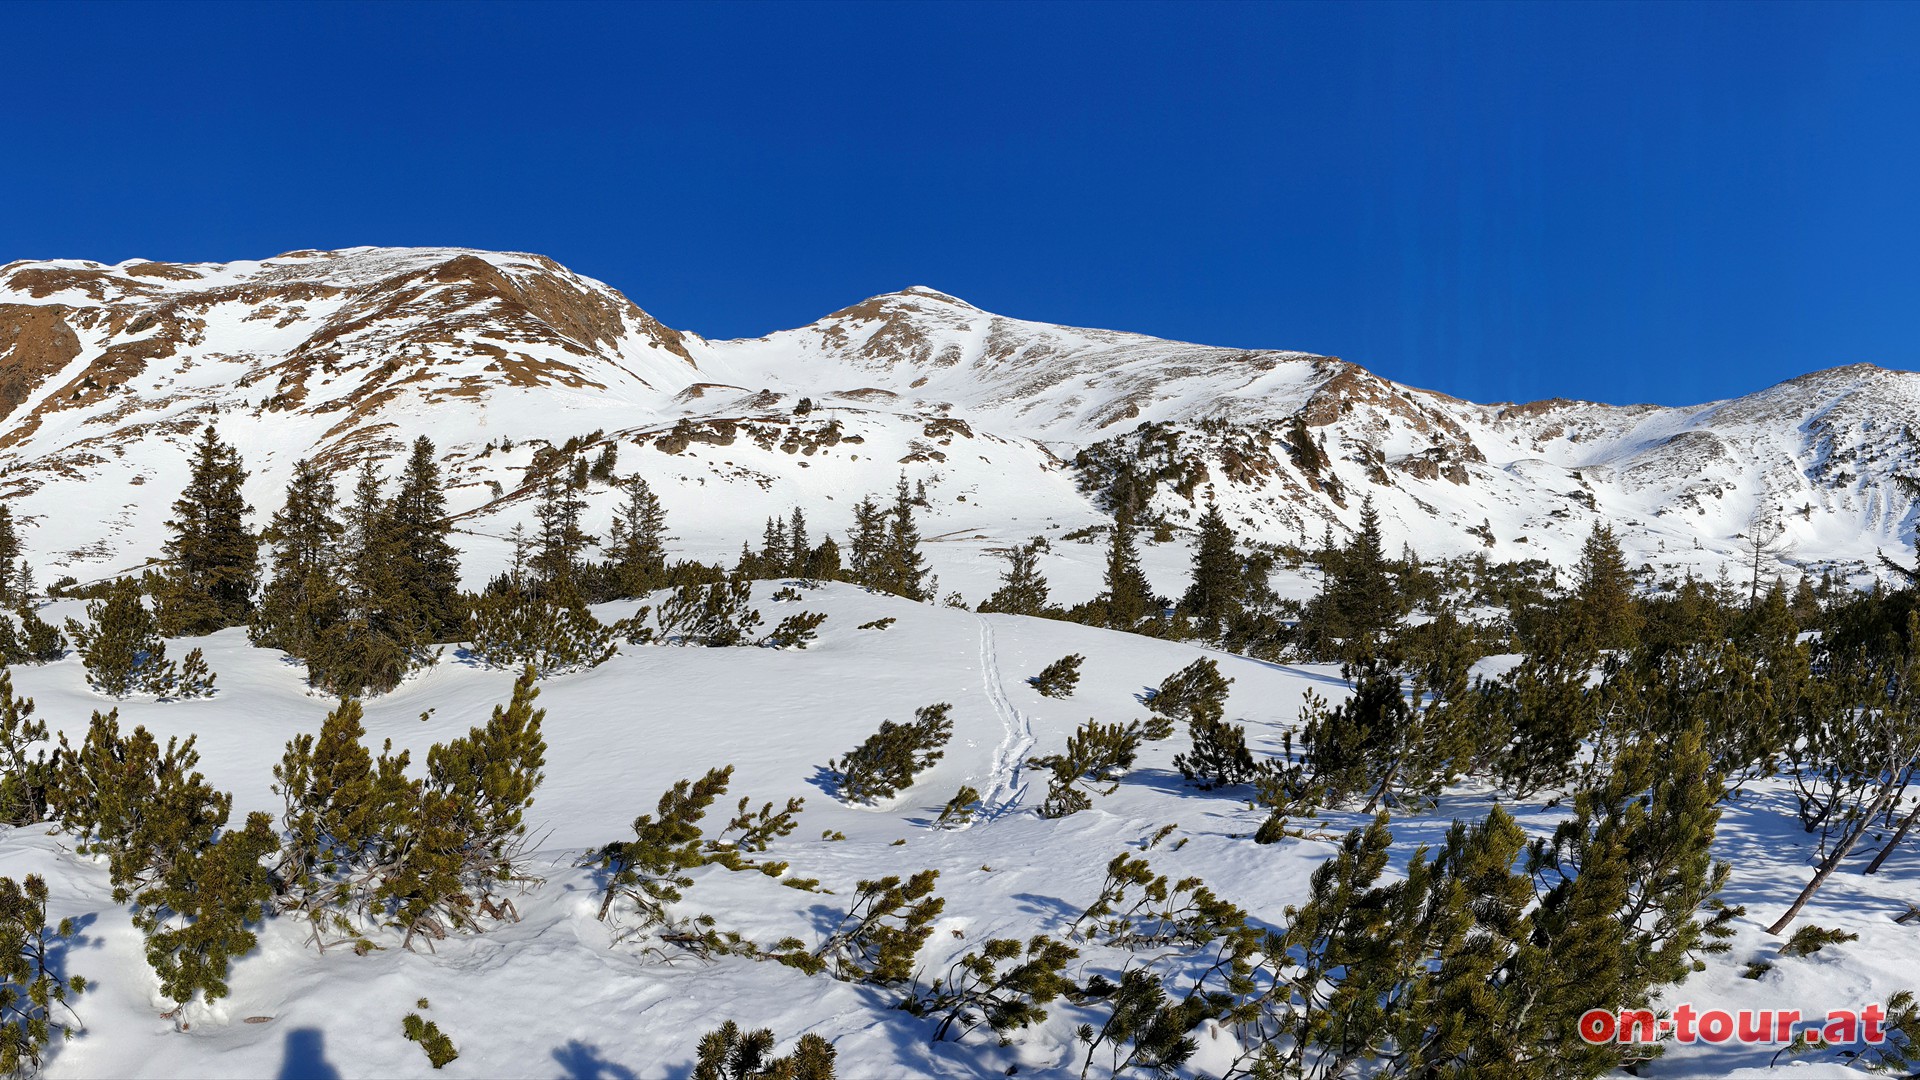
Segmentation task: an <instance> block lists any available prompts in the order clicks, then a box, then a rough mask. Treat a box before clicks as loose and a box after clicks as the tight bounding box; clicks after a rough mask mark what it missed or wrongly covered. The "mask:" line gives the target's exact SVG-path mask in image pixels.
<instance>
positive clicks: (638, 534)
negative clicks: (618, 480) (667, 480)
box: [607, 474, 667, 596]
mask: <svg viewBox="0 0 1920 1080" xmlns="http://www.w3.org/2000/svg"><path fill="white" fill-rule="evenodd" d="M621 486H622V487H624V488H625V489H626V493H627V501H626V502H625V503H623V504H621V507H620V509H619V511H618V512H616V513H615V514H614V518H613V530H612V533H611V536H610V541H609V543H608V545H607V559H608V561H609V562H610V563H611V564H612V565H613V568H614V577H615V580H616V581H617V582H618V584H619V588H620V591H621V594H622V595H623V596H642V595H645V594H646V593H648V592H651V591H652V590H654V589H657V588H659V587H660V586H661V585H664V584H665V583H666V574H667V547H666V542H667V514H666V511H665V510H663V509H661V506H660V499H659V496H657V495H655V494H654V493H653V489H652V488H651V487H649V486H647V481H646V480H645V479H644V478H643V477H641V476H639V475H637V474H636V475H634V476H630V477H628V478H627V479H626V480H625V481H624V482H623V483H622V485H621Z"/></svg>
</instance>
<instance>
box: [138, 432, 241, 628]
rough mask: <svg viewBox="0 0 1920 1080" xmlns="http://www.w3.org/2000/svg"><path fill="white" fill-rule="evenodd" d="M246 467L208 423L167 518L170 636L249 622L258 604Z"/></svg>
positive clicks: (164, 608) (164, 607)
mask: <svg viewBox="0 0 1920 1080" xmlns="http://www.w3.org/2000/svg"><path fill="white" fill-rule="evenodd" d="M240 465H241V463H240V455H239V453H238V452H236V451H235V450H234V449H233V447H231V446H228V445H227V444H226V443H223V442H221V441H220V437H219V434H218V433H217V432H216V431H215V430H214V427H213V425H212V424H208V425H207V427H206V430H205V431H204V432H203V433H202V435H201V439H200V442H199V444H198V445H197V446H196V447H195V449H194V457H193V464H192V466H191V470H190V474H189V477H188V480H187V486H186V489H185V490H184V491H182V492H181V494H180V498H178V499H177V500H175V501H174V504H173V515H174V516H173V519H172V520H171V521H169V522H167V528H168V529H169V530H170V532H171V534H172V535H171V536H170V537H169V538H168V540H167V543H166V553H167V559H168V561H169V564H170V565H169V567H168V572H167V577H166V585H165V588H164V591H163V592H162V593H161V594H160V596H159V600H160V621H161V624H162V625H163V626H164V627H165V628H166V630H167V632H168V633H170V634H188V635H198V634H210V633H212V632H213V631H215V630H219V629H221V628H222V627H227V626H241V625H245V623H246V621H247V616H248V615H249V614H250V613H251V612H252V610H253V591H254V586H255V584H256V578H257V577H258V575H259V567H260V553H259V546H258V545H259V541H258V539H257V538H256V537H255V536H254V535H253V533H251V532H249V531H248V530H247V526H246V517H247V515H248V514H250V513H252V512H253V507H251V506H248V505H247V502H246V499H245V497H244V496H243V495H242V494H241V485H242V484H243V483H245V481H246V479H247V473H246V471H245V470H244V469H242V468H241V467H240Z"/></svg>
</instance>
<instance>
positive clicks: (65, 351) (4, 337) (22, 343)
mask: <svg viewBox="0 0 1920 1080" xmlns="http://www.w3.org/2000/svg"><path fill="white" fill-rule="evenodd" d="M66 313H67V309H66V308H64V307H61V306H60V305H57V304H47V305H41V304H0V419H4V418H6V417H8V416H10V415H12V414H13V410H15V409H17V408H19V407H20V403H21V402H23V401H25V400H26V399H27V397H28V396H29V395H31V394H32V393H33V392H34V391H35V390H36V389H38V388H39V387H40V384H41V383H43V382H45V381H46V380H47V379H48V378H50V377H51V376H53V375H54V373H56V372H58V371H59V370H60V369H61V368H63V367H66V366H67V365H68V364H69V363H71V362H73V360H74V358H75V357H77V356H79V355H80V338H79V335H77V334H75V333H74V332H73V327H71V326H68V325H67V322H66V319H65V315H66Z"/></svg>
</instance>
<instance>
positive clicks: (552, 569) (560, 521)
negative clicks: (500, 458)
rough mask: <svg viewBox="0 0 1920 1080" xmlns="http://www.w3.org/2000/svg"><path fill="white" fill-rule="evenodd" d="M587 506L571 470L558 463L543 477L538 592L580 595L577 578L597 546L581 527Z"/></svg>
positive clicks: (537, 542) (535, 554)
mask: <svg viewBox="0 0 1920 1080" xmlns="http://www.w3.org/2000/svg"><path fill="white" fill-rule="evenodd" d="M586 506H587V504H586V500H584V499H582V498H581V497H580V493H579V490H578V489H576V488H575V487H574V486H573V484H572V483H571V481H570V478H569V476H568V470H567V469H565V468H562V467H561V466H560V465H558V464H556V465H554V466H553V467H551V468H548V469H547V470H546V471H544V472H542V473H541V474H540V478H539V502H538V503H537V504H536V505H535V507H534V515H535V517H536V518H537V519H538V520H539V523H540V529H539V533H538V535H537V537H536V539H535V547H534V552H533V561H532V569H533V576H534V581H535V591H536V592H539V593H541V594H542V595H545V594H548V593H556V594H559V595H562V596H567V595H572V594H575V593H577V592H578V587H577V585H576V583H575V576H576V574H577V572H578V571H579V569H580V562H581V558H582V556H583V555H584V554H585V552H586V549H587V548H588V547H589V546H591V545H592V544H593V538H592V537H591V536H588V535H587V533H586V531H585V530H584V529H582V528H581V527H580V515H581V514H582V513H583V512H585V510H586Z"/></svg>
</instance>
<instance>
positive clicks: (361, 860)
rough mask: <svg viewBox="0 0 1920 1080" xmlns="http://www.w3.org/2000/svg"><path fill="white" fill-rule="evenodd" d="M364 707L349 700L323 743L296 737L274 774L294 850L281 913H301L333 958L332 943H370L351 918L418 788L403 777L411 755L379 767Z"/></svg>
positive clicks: (285, 868)
mask: <svg viewBox="0 0 1920 1080" xmlns="http://www.w3.org/2000/svg"><path fill="white" fill-rule="evenodd" d="M362 715H363V714H362V712H361V708H360V702H359V701H358V700H355V699H353V698H346V699H343V700H342V701H341V702H340V704H339V706H338V707H337V708H335V709H334V710H333V711H332V712H330V713H328V714H327V718H326V720H325V721H324V722H323V723H322V724H321V726H320V732H319V736H318V738H316V737H315V736H313V735H309V734H302V735H296V736H295V737H294V738H293V739H292V740H290V741H289V742H288V743H287V749H286V753H285V755H283V756H282V758H281V760H280V764H278V765H276V766H274V769H273V779H274V790H275V791H276V792H278V793H279V794H280V797H281V798H282V799H283V800H285V803H286V811H285V814H284V816H283V817H282V818H281V824H282V828H283V829H284V831H285V833H286V837H287V839H286V843H285V844H284V845H283V846H282V848H281V854H280V862H279V866H278V868H277V871H276V874H275V877H276V878H277V880H278V881H279V883H280V885H279V888H280V892H281V900H280V903H281V906H282V907H283V908H286V909H291V910H295V911H298V912H300V913H301V916H302V917H303V918H305V919H306V920H307V921H308V923H309V924H310V927H311V931H312V939H313V942H314V944H315V946H316V947H318V948H319V949H320V951H322V952H325V951H326V948H327V946H328V945H329V944H331V943H332V940H333V939H332V935H335V934H344V935H346V936H347V938H349V939H356V940H359V941H364V940H365V939H364V938H361V937H360V936H359V935H357V934H356V933H354V927H353V924H352V922H351V921H350V920H349V918H348V912H349V911H350V910H352V909H354V908H356V907H358V906H359V905H360V903H361V902H362V901H363V900H364V893H365V892H366V890H367V887H368V886H367V881H366V876H365V875H366V873H367V871H368V870H369V868H370V864H372V863H373V862H374V861H376V860H377V859H378V857H379V855H380V853H381V848H382V842H383V840H384V839H386V838H388V837H389V836H390V835H391V834H392V832H393V830H395V829H398V828H402V827H403V822H402V820H401V819H402V818H403V817H404V815H405V814H406V812H407V810H408V809H409V807H410V805H411V800H412V796H413V795H414V789H413V787H412V786H411V785H410V784H408V783H407V782H406V781H405V779H404V777H403V776H402V775H401V773H402V771H403V770H404V769H405V768H406V755H405V754H402V755H401V757H400V758H398V759H395V758H391V757H386V756H384V755H383V757H382V760H381V761H380V763H379V765H378V767H376V763H375V761H374V758H373V755H372V754H370V753H369V752H368V751H367V748H366V746H365V744H364V742H363V740H364V739H365V737H366V729H365V728H364V727H363V726H362V725H361V717H362Z"/></svg>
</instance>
